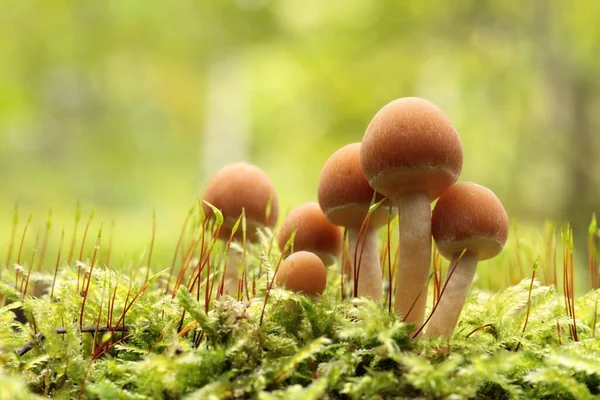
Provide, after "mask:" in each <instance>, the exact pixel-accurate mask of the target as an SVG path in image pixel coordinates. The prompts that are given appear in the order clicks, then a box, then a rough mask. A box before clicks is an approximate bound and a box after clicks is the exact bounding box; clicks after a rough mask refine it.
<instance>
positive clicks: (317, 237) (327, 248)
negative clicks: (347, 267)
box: [277, 202, 343, 265]
mask: <svg viewBox="0 0 600 400" xmlns="http://www.w3.org/2000/svg"><path fill="white" fill-rule="evenodd" d="M294 232H295V236H294V243H293V249H292V250H293V251H294V252H296V251H302V250H305V251H310V252H311V253H315V254H316V255H317V256H319V258H320V259H321V260H322V261H323V264H325V265H331V264H334V263H335V262H336V260H337V258H338V257H339V255H340V253H341V252H342V242H343V236H342V231H341V229H340V228H339V227H338V226H336V225H334V224H332V223H331V222H329V220H328V219H327V218H326V217H325V214H323V211H322V210H321V207H319V204H318V203H315V202H308V203H304V204H302V205H300V206H298V207H296V208H294V209H293V210H292V211H291V212H290V213H289V214H288V215H287V216H286V217H285V220H284V221H283V224H282V225H281V228H280V229H279V232H278V234H277V244H278V245H279V249H280V250H281V251H283V250H284V247H285V245H286V243H287V242H288V241H289V240H290V237H291V236H292V234H293V233H294Z"/></svg>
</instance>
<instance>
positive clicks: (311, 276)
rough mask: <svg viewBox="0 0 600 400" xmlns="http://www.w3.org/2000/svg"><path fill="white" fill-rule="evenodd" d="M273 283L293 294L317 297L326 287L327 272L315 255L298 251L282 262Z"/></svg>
mask: <svg viewBox="0 0 600 400" xmlns="http://www.w3.org/2000/svg"><path fill="white" fill-rule="evenodd" d="M275 283H276V284H277V286H282V287H285V288H286V289H288V290H291V291H293V292H297V293H304V294H307V295H309V296H314V295H319V294H322V293H323V292H324V291H325V287H327V270H326V269H325V265H324V264H323V261H321V259H320V258H319V257H317V256H316V255H315V254H313V253H310V252H308V251H299V252H297V253H294V254H292V255H290V256H288V257H287V258H286V259H285V260H283V263H282V264H281V266H280V267H279V270H278V271H277V276H276V277H275Z"/></svg>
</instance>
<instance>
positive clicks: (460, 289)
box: [426, 182, 508, 336]
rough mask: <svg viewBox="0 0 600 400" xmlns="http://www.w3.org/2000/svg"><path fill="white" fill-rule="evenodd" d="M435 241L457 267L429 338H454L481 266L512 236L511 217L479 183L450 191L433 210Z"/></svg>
mask: <svg viewBox="0 0 600 400" xmlns="http://www.w3.org/2000/svg"><path fill="white" fill-rule="evenodd" d="M431 229H432V233H433V239H434V240H435V243H436V245H437V248H438V250H439V252H440V254H442V255H443V256H444V257H445V258H447V259H449V260H451V266H453V267H452V268H453V269H451V270H450V271H449V272H448V277H447V278H446V282H445V283H444V286H445V289H444V291H443V294H442V296H441V298H440V300H439V303H438V304H437V305H436V307H435V309H434V312H433V314H432V316H431V320H430V321H429V323H428V325H427V332H426V334H427V335H428V336H450V335H452V332H453V331H454V328H455V326H456V323H457V321H458V317H459V315H460V312H461V310H462V307H463V305H464V302H465V299H466V297H467V293H468V292H469V288H470V287H471V282H472V281H473V277H474V275H475V270H476V268H477V262H478V261H481V260H487V259H489V258H493V257H495V256H496V255H497V254H499V253H500V252H501V251H502V248H503V247H504V245H505V244H506V239H507V236H508V215H507V214H506V210H505V209H504V206H503V205H502V203H501V202H500V200H499V199H498V197H496V195H495V194H494V193H493V192H492V191H491V190H490V189H488V188H486V187H484V186H481V185H477V184H475V183H470V182H467V183H460V184H457V185H454V186H452V187H451V188H450V189H448V190H447V191H446V192H444V194H442V196H441V197H440V199H439V200H438V202H437V204H436V205H435V208H434V209H433V216H432V220H431Z"/></svg>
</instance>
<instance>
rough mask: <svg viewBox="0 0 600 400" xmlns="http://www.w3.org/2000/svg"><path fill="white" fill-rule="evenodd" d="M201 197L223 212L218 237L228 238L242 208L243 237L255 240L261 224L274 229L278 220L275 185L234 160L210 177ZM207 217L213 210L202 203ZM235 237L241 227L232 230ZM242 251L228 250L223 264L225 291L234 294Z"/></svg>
mask: <svg viewBox="0 0 600 400" xmlns="http://www.w3.org/2000/svg"><path fill="white" fill-rule="evenodd" d="M203 198H204V200H205V201H207V202H209V203H210V204H212V205H213V206H215V207H216V208H218V209H219V210H220V211H221V213H222V214H223V226H222V227H221V231H220V235H219V236H220V238H221V239H224V240H228V239H229V238H230V236H231V233H232V229H233V226H234V225H235V223H236V221H237V220H238V219H239V217H240V215H242V210H245V215H246V227H247V230H246V238H247V240H248V241H249V242H256V241H257V240H258V235H257V232H256V230H257V229H258V228H261V227H269V228H273V227H274V226H275V223H276V222H277V216H278V210H279V200H278V197H277V192H276V191H275V186H274V185H273V182H271V180H270V179H269V177H268V176H267V174H265V172H264V171H263V170H262V169H260V168H259V167H257V166H256V165H252V164H249V163H247V162H243V161H242V162H237V163H233V164H229V165H226V166H224V167H223V168H221V169H220V170H219V171H217V173H216V174H215V175H214V176H213V178H212V179H211V181H210V182H209V183H208V186H207V187H206V191H205V192H204V197H203ZM203 208H204V212H205V213H206V215H207V216H208V217H212V216H213V213H212V210H211V209H210V207H208V206H207V205H206V204H204V205H203ZM234 239H235V240H241V239H242V228H241V226H240V227H239V228H238V230H237V231H236V233H235V236H234ZM241 262H242V254H241V253H240V252H239V251H237V250H235V249H230V250H229V253H228V259H227V262H226V264H225V272H224V274H225V284H224V293H225V294H233V293H236V292H237V287H238V269H239V266H240V264H241Z"/></svg>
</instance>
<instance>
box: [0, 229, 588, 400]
mask: <svg viewBox="0 0 600 400" xmlns="http://www.w3.org/2000/svg"><path fill="white" fill-rule="evenodd" d="M269 239H270V238H269V237H268V236H264V237H263V242H262V245H261V249H252V251H251V252H250V254H249V260H248V268H249V274H253V273H254V272H256V271H258V270H259V268H263V269H264V270H266V271H267V272H268V273H269V275H268V276H269V277H272V273H273V270H274V267H273V266H274V265H276V263H277V259H278V257H279V254H277V253H276V250H271V251H272V254H270V257H267V256H266V254H268V252H269V251H270V250H269V249H270V240H269ZM219 263H220V260H219V259H218V258H216V261H215V266H214V268H218V265H219ZM194 265H195V264H194ZM213 271H214V269H213ZM165 275H166V273H162V274H157V275H155V276H153V277H152V278H151V279H150V281H149V283H148V285H147V287H146V286H144V285H143V284H144V282H143V281H142V280H141V279H143V278H142V277H139V278H137V280H135V281H132V280H131V279H130V277H128V276H125V275H123V274H121V273H119V272H117V271H114V270H111V269H109V268H103V267H99V266H96V267H95V268H94V271H93V279H92V282H91V285H90V291H89V293H88V298H87V303H86V308H85V313H84V321H83V324H82V325H84V326H88V327H89V326H91V327H95V326H96V325H97V324H98V325H99V326H101V327H102V326H106V325H108V324H109V323H108V322H109V321H108V319H109V317H108V309H109V306H108V304H109V303H110V301H109V299H111V296H109V295H108V293H110V291H111V290H114V288H115V287H117V286H118V289H117V292H116V294H115V303H114V307H113V312H112V314H113V315H112V317H111V318H110V319H111V321H112V324H113V325H114V324H115V323H116V322H117V321H118V320H119V319H120V317H121V314H122V312H123V310H124V309H125V308H126V307H129V309H128V311H127V315H126V317H125V319H124V323H125V324H127V325H128V327H129V329H128V330H127V331H126V332H114V333H111V332H109V331H108V332H106V329H105V332H98V333H97V334H95V335H94V333H93V332H92V333H89V332H82V331H81V330H80V328H79V327H80V321H79V314H80V307H81V303H82V298H81V296H80V294H78V293H77V291H76V287H75V286H76V284H77V283H76V282H77V272H76V269H75V268H69V267H66V268H63V269H61V271H60V273H59V277H58V280H57V284H56V289H55V293H54V297H53V298H50V296H49V295H48V294H46V295H43V296H42V297H40V298H32V297H29V296H27V297H25V298H22V296H20V295H19V294H18V293H17V292H16V291H15V290H14V288H13V286H14V285H11V282H10V280H8V279H7V280H6V281H4V282H0V295H2V297H3V298H4V299H5V304H6V305H4V306H3V307H2V308H0V348H1V350H2V351H1V352H0V364H1V366H2V370H1V372H0V384H1V385H2V391H1V392H2V395H1V396H3V398H11V399H12V398H23V399H26V398H35V397H36V396H45V395H50V396H55V397H58V398H73V397H75V398H76V397H78V396H80V395H81V396H82V397H84V398H106V399H108V398H111V399H112V398H119V399H151V398H175V399H179V398H190V399H194V398H196V399H210V398H257V399H269V400H270V399H320V398H323V397H325V396H328V397H329V398H331V399H371V398H372V399H377V398H413V397H423V398H427V399H444V398H456V399H470V398H473V399H475V398H477V399H511V398H522V399H534V398H540V399H542V398H547V399H550V398H552V399H557V398H562V399H586V398H590V399H591V398H596V397H597V396H598V395H599V394H600V340H598V339H597V338H595V337H594V336H595V334H594V329H593V324H594V323H597V322H596V320H595V319H594V315H595V313H596V312H597V308H596V305H597V301H598V299H599V298H600V291H598V290H596V291H592V292H589V293H587V294H585V295H583V296H581V297H579V298H577V299H576V301H575V309H576V316H577V324H576V325H577V333H578V339H579V340H578V341H575V340H574V338H573V337H572V335H571V332H570V329H571V327H572V326H573V320H572V319H571V318H570V317H568V316H566V312H565V306H564V299H563V297H562V295H561V294H560V293H559V292H558V291H557V290H556V288H555V287H553V286H544V285H542V284H541V283H540V282H539V281H537V280H534V281H533V283H532V281H531V279H526V280H523V281H522V282H520V283H518V284H516V285H514V286H510V287H508V288H506V289H504V290H502V291H500V292H497V293H490V292H487V291H483V290H475V289H474V290H473V291H472V292H471V293H470V295H469V297H468V299H467V302H466V305H465V308H464V310H463V313H462V316H461V320H460V322H459V325H458V327H457V329H456V331H455V334H454V336H453V337H452V338H450V339H433V338H427V337H424V336H422V337H420V338H419V339H417V340H413V339H411V332H412V331H414V328H415V327H414V326H409V325H406V324H404V323H402V322H401V321H400V320H399V319H398V318H397V317H396V316H394V315H393V314H390V313H388V312H387V310H386V307H384V306H383V305H382V304H375V303H373V302H371V301H368V300H364V299H346V300H343V301H342V300H340V299H339V295H338V294H339V293H338V292H339V286H337V285H338V284H339V276H337V274H336V272H335V271H332V272H331V277H330V278H331V279H330V282H332V284H330V286H329V287H328V289H327V292H326V294H325V295H324V296H322V297H321V298H319V299H316V300H310V299H308V298H306V297H304V296H301V295H297V294H293V293H290V292H287V291H284V290H281V289H278V288H273V290H272V291H271V292H270V297H269V299H268V302H267V304H266V306H265V308H264V319H263V321H262V324H261V314H262V311H263V306H264V298H265V296H264V288H265V287H267V280H266V279H265V277H264V275H263V276H262V277H261V278H259V279H258V281H257V287H258V290H257V294H256V296H255V297H253V298H250V299H247V298H245V299H244V300H242V301H235V300H234V299H232V298H230V297H221V298H218V299H217V298H215V297H216V295H215V296H213V299H212V300H211V302H210V304H209V306H208V307H205V304H204V299H205V297H204V295H205V292H204V290H205V283H203V286H202V288H201V289H202V290H201V295H200V296H199V295H198V292H197V291H194V293H190V292H189V291H188V290H187V289H186V288H185V287H184V286H181V287H180V289H179V290H178V292H177V293H176V296H175V297H173V296H172V294H171V293H168V294H165V293H164V281H162V279H163V278H164V276H165ZM5 276H6V275H5ZM211 277H212V275H211ZM46 278H47V276H40V279H46ZM117 282H118V285H117ZM530 289H531V290H530ZM138 294H139V295H138ZM198 299H199V300H198ZM7 300H10V301H12V303H6V301H7ZM133 300H135V301H134V302H133V304H132V305H131V302H132V301H133ZM126 301H127V303H126ZM130 305H131V306H130ZM18 307H22V308H23V309H24V310H25V313H26V315H27V317H28V321H29V322H28V323H27V324H21V323H19V322H16V321H15V320H14V315H13V310H14V309H16V308H18ZM207 309H208V312H207V311H206V310H207ZM98 316H100V318H98ZM526 320H527V324H525V321H526ZM121 323H123V321H121ZM58 327H64V328H65V329H64V330H63V331H60V332H57V331H56V328H58ZM597 328H598V327H597ZM92 331H93V329H92ZM39 332H42V333H43V334H44V337H45V340H41V339H39V338H37V339H35V338H36V336H35V335H36V333H39ZM30 341H31V342H32V343H31V344H32V349H31V350H30V351H28V352H27V353H26V354H24V355H22V356H20V357H19V356H18V355H17V354H16V351H17V350H18V349H19V348H20V347H21V346H23V345H24V344H25V343H27V342H30Z"/></svg>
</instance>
